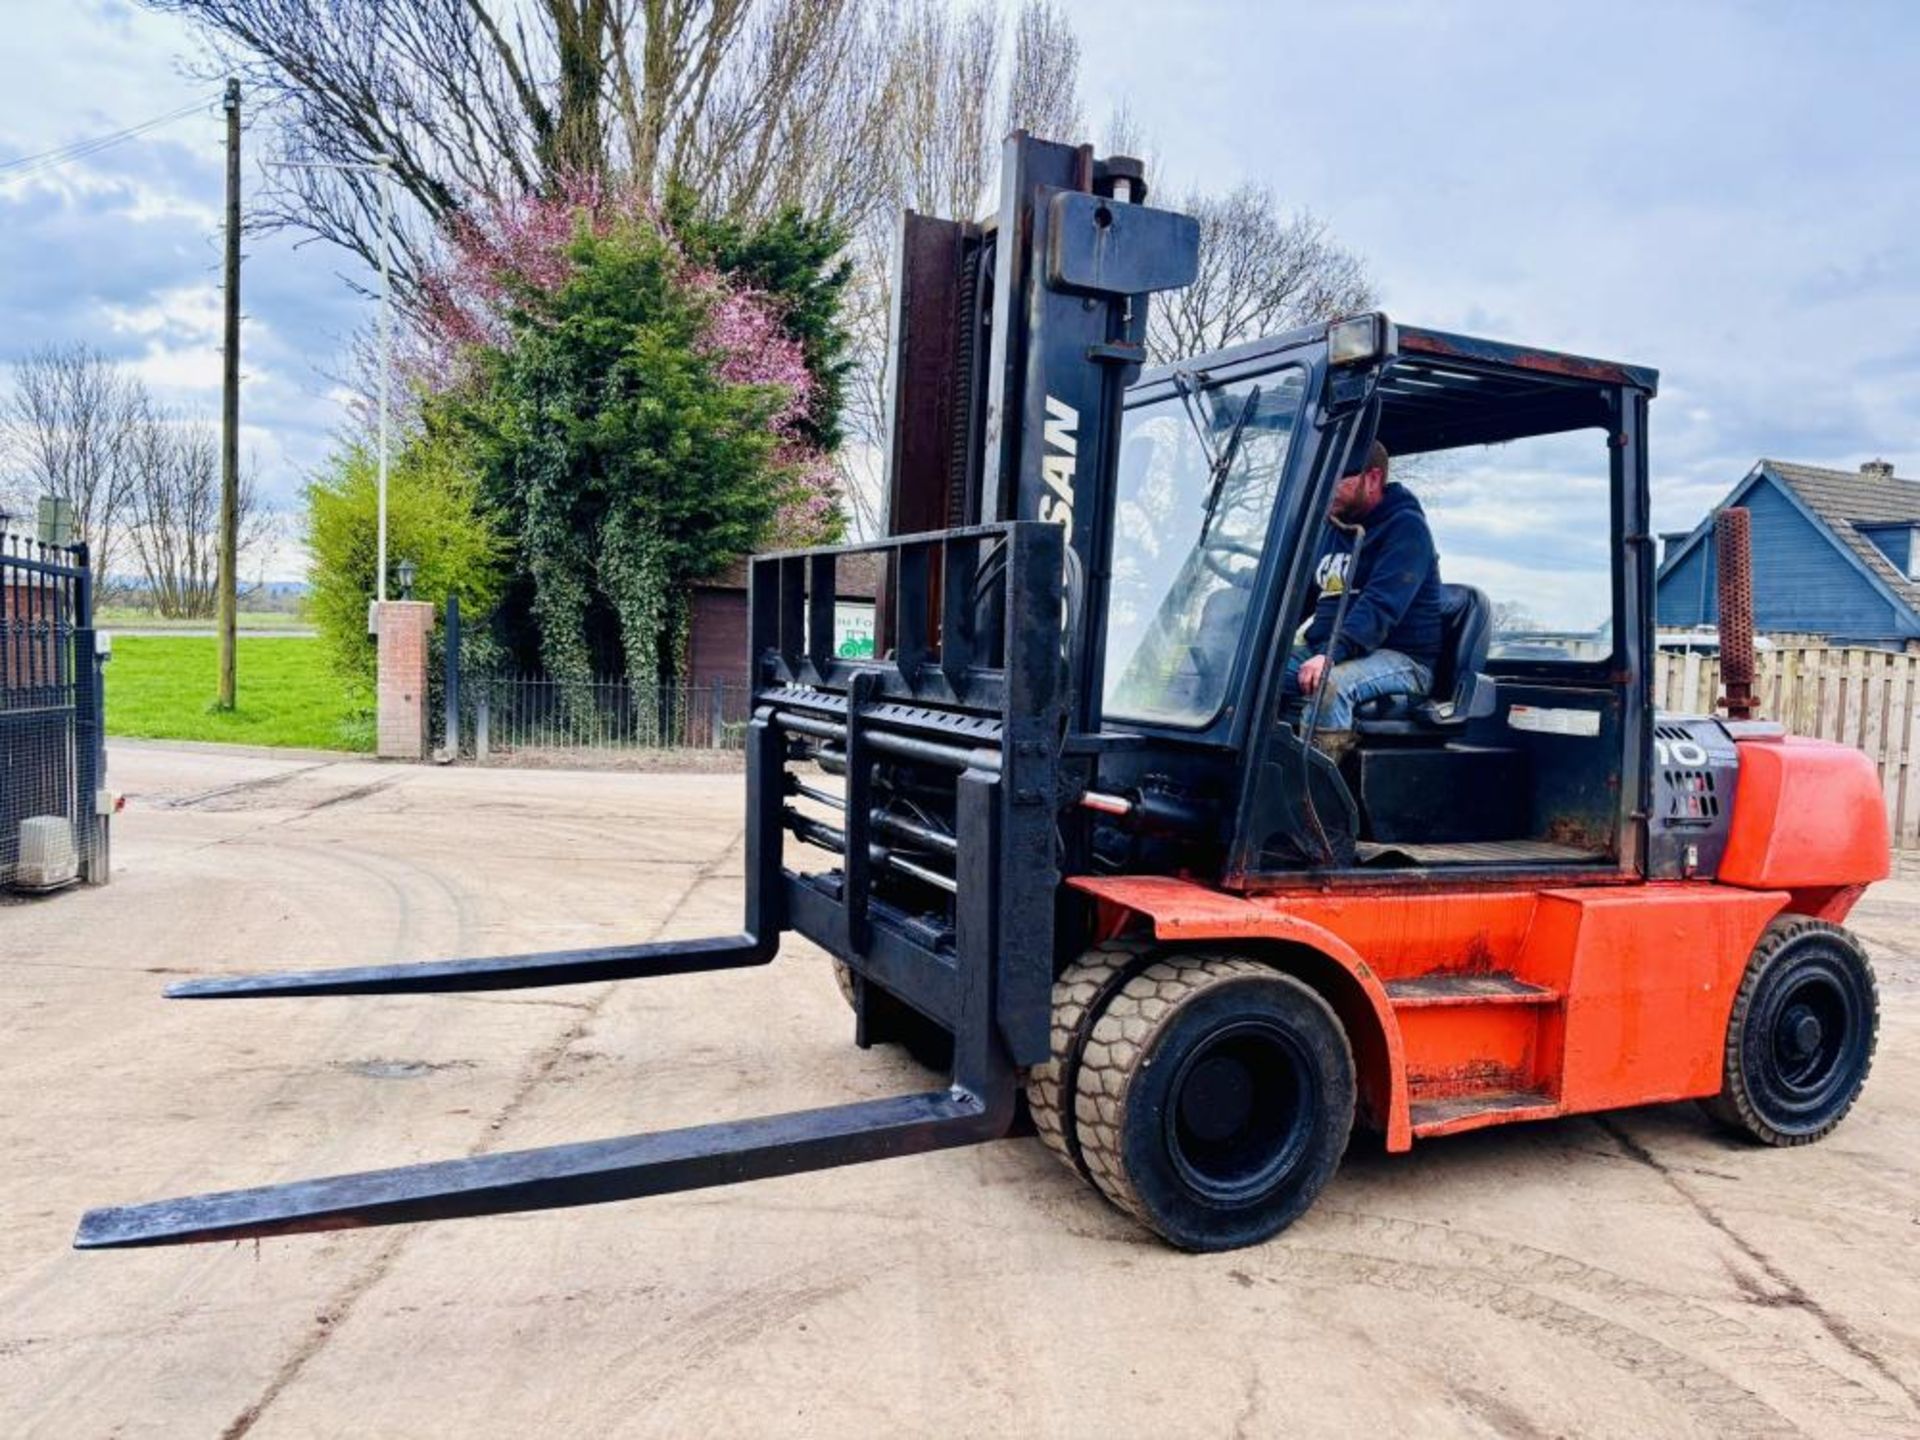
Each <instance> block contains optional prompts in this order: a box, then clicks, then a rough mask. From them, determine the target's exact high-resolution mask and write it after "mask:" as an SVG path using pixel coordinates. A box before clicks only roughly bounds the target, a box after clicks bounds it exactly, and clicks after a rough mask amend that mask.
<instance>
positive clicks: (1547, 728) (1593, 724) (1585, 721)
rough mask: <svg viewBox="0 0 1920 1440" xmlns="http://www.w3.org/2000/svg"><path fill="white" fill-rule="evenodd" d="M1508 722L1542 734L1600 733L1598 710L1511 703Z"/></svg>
mask: <svg viewBox="0 0 1920 1440" xmlns="http://www.w3.org/2000/svg"><path fill="white" fill-rule="evenodd" d="M1507 724H1509V725H1511V726H1512V727H1513V728H1514V729H1516V730H1533V731H1537V732H1538V733H1540V734H1542V735H1598V734H1599V733H1600V712H1599V711H1598V710H1548V709H1544V708H1542V707H1540V706H1538V705H1509V706H1508V707H1507Z"/></svg>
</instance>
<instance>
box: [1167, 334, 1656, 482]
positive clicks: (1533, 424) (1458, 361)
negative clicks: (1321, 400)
mask: <svg viewBox="0 0 1920 1440" xmlns="http://www.w3.org/2000/svg"><path fill="white" fill-rule="evenodd" d="M1326 329H1327V327H1326V326H1325V325H1315V326H1309V327H1306V328H1304V329H1300V330H1292V331H1288V332H1286V333H1285V334H1281V335H1273V336H1269V337H1267V338H1265V339H1261V340H1255V341H1252V342H1250V343H1248V344H1245V345H1236V346H1234V347H1232V348H1231V349H1226V350H1218V351H1214V352H1212V353H1211V354H1207V355H1197V356H1195V357H1193V358H1192V359H1191V360H1187V361H1183V362H1181V363H1180V364H1179V365H1177V366H1161V367H1158V368H1156V369H1154V370H1150V371H1148V372H1146V373H1145V374H1143V375H1142V376H1141V377H1140V381H1139V386H1138V388H1140V389H1143V390H1144V389H1145V388H1147V387H1149V386H1152V385H1155V384H1156V383H1158V382H1162V381H1166V380H1170V379H1171V377H1172V374H1173V372H1174V371H1175V370H1176V369H1178V370H1182V371H1186V372H1188V373H1189V374H1191V373H1194V372H1202V373H1205V374H1206V375H1208V376H1209V378H1213V379H1219V380H1228V379H1232V378H1235V373H1236V372H1237V373H1240V374H1253V373H1257V372H1258V371H1259V370H1260V369H1262V368H1264V367H1263V366H1262V364H1261V362H1262V361H1263V360H1265V359H1267V358H1268V357H1274V358H1277V357H1278V354H1279V352H1281V351H1284V350H1288V349H1292V348H1294V347H1295V346H1298V345H1300V344H1303V343H1311V342H1313V341H1316V340H1320V339H1323V338H1324V337H1325V335H1326ZM1392 333H1393V336H1394V341H1393V351H1392V357H1393V358H1392V359H1391V362H1390V363H1389V364H1388V366H1387V368H1386V370H1385V372H1384V373H1383V374H1382V376H1381V380H1380V396H1381V402H1382V403H1381V410H1380V431H1379V434H1380V439H1381V441H1382V442H1383V443H1384V444H1385V445H1386V447H1387V448H1388V449H1389V450H1390V451H1392V452H1393V453H1394V454H1396V455H1410V454H1419V453H1421V452H1423V451H1428V450H1447V449H1452V448H1455V447H1457V446H1462V445H1492V444H1498V443H1500V442H1502V441H1507V440H1517V439H1520V438H1523V437H1525V436H1530V435H1551V434H1556V433H1559V432H1562V431H1567V430H1580V429H1585V428H1588V427H1590V426H1594V427H1605V426H1608V425H1609V424H1610V423H1611V422H1612V419H1613V417H1612V412H1611V410H1610V408H1609V406H1608V399H1607V391H1609V390H1610V389H1612V388H1614V387H1619V386H1625V387H1628V388H1630V389H1635V390H1639V391H1641V392H1643V393H1644V394H1646V395H1648V396H1651V395H1653V394H1655V393H1656V392H1657V391H1658V389H1659V384H1660V375H1659V372H1658V371H1657V370H1653V369H1649V368H1648V367H1646V366H1642V365H1628V364H1625V363H1622V362H1619V361H1613V360H1596V359H1592V358H1590V357H1588V356H1584V355H1572V354H1568V353H1566V352H1564V351H1558V350H1542V349H1538V348H1536V347H1533V346H1526V345H1514V344H1509V343H1507V342H1505V341H1499V340H1484V339H1480V338H1478V337H1475V336H1470V335H1456V334H1453V333H1451V332H1449V331H1444V330H1427V329H1422V328H1419V327H1417V326H1411V325H1403V326H1398V327H1395V329H1394V331H1393V332H1392Z"/></svg>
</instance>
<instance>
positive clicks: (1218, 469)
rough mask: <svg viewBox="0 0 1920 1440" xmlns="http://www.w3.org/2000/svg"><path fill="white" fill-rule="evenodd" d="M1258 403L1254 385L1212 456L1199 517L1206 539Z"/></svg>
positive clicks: (1201, 532)
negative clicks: (1204, 503)
mask: <svg viewBox="0 0 1920 1440" xmlns="http://www.w3.org/2000/svg"><path fill="white" fill-rule="evenodd" d="M1259 403H1260V387H1259V386H1258V385H1256V386H1254V387H1253V389H1251V390H1249V391H1248V392H1247V403H1246V404H1244V405H1242V406H1241V407H1240V413H1239V414H1238V415H1236V416H1235V417H1234V420H1233V429H1231V430H1229V431H1228V432H1227V443H1226V444H1224V445H1222V446H1221V447H1220V450H1219V453H1218V454H1216V455H1215V456H1214V459H1213V469H1212V472H1211V473H1210V474H1209V475H1208V476H1207V508H1206V510H1205V512H1204V513H1203V514H1202V515H1201V517H1200V538H1201V539H1203V540H1204V539H1206V537H1207V532H1208V531H1209V530H1211V529H1213V512H1214V510H1215V508H1216V507H1217V506H1218V505H1219V504H1220V492H1221V491H1223V490H1224V489H1226V486H1227V472H1228V471H1229V470H1231V469H1233V458H1234V456H1235V455H1237V454H1239V453H1240V436H1241V433H1242V432H1243V431H1245V430H1246V428H1247V421H1248V420H1249V419H1251V418H1252V416H1253V407H1254V406H1256V405H1258V404H1259Z"/></svg>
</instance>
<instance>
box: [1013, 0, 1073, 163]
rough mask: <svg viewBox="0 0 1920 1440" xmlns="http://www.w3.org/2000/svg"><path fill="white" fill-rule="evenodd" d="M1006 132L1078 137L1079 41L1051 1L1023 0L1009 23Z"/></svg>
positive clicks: (1051, 137) (1064, 16) (1068, 23)
mask: <svg viewBox="0 0 1920 1440" xmlns="http://www.w3.org/2000/svg"><path fill="white" fill-rule="evenodd" d="M1006 115H1007V129H1009V130H1026V131H1029V132H1031V133H1032V134H1035V135H1040V136H1043V137H1045V138H1046V139H1049V140H1071V139H1073V138H1074V137H1075V136H1077V135H1078V134H1079V133H1080V41H1079V38H1078V37H1077V36H1076V35H1075V34H1074V33H1073V25H1072V22H1070V21H1069V20H1068V19H1067V17H1066V15H1065V14H1064V13H1062V11H1061V10H1060V9H1059V8H1058V7H1057V6H1055V5H1054V4H1053V3H1052V0H1026V3H1025V4H1023V5H1022V6H1021V7H1020V13H1019V14H1018V16H1016V17H1015V19H1014V25H1013V67H1012V69H1011V71H1010V73H1009V75H1008V79H1007V109H1006Z"/></svg>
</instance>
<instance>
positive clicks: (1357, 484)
mask: <svg viewBox="0 0 1920 1440" xmlns="http://www.w3.org/2000/svg"><path fill="white" fill-rule="evenodd" d="M1388 463H1389V457H1388V455H1387V447H1386V446H1384V445H1382V444H1380V443H1379V442H1378V441H1375V442H1374V444H1373V448H1372V449H1371V450H1369V451H1368V452H1367V465H1366V468H1365V469H1364V470H1361V471H1360V472H1358V473H1357V474H1353V475H1348V476H1345V477H1344V478H1342V479H1341V481H1340V483H1339V484H1338V485H1336V486H1335V487H1334V491H1333V504H1332V505H1331V507H1329V510H1328V516H1329V518H1330V519H1331V520H1332V522H1333V523H1332V524H1331V525H1329V526H1328V527H1327V534H1326V538H1325V539H1324V540H1323V541H1322V542H1321V546H1320V557H1319V559H1318V560H1317V561H1316V562H1315V564H1314V571H1313V577H1314V583H1315V584H1316V585H1318V587H1319V594H1318V596H1317V597H1316V599H1315V600H1314V605H1313V612H1312V618H1311V619H1310V620H1309V622H1308V624H1307V630H1306V634H1305V635H1304V636H1303V637H1302V639H1301V643H1300V644H1299V645H1297V646H1296V647H1295V648H1294V653H1293V656H1292V658H1291V659H1290V660H1288V662H1287V673H1286V677H1285V680H1284V681H1283V685H1282V694H1283V695H1284V696H1285V697H1286V699H1285V705H1286V713H1287V714H1288V715H1289V716H1290V717H1304V716H1305V715H1306V714H1307V713H1308V711H1309V710H1310V709H1311V707H1312V704H1313V697H1314V696H1315V695H1319V696H1320V702H1319V703H1320V719H1319V724H1318V726H1317V727H1316V729H1315V731H1314V742H1313V743H1314V744H1315V746H1317V747H1318V748H1319V749H1321V750H1322V751H1324V752H1325V753H1326V754H1327V755H1329V756H1330V757H1331V758H1332V759H1333V761H1334V763H1335V764H1338V763H1339V762H1340V761H1341V760H1342V759H1343V758H1344V757H1345V756H1346V754H1347V752H1348V751H1349V750H1351V749H1352V748H1353V712H1354V708H1355V707H1356V706H1358V705H1359V704H1360V703H1361V702H1362V701H1365V700H1372V699H1375V698H1377V697H1379V696H1382V695H1425V694H1426V693H1427V692H1428V690H1429V689H1430V688H1431V687H1432V685H1433V666H1434V662H1435V661H1436V660H1438V659H1439V657H1440V644H1441V626H1440V562H1439V557H1438V556H1437V555H1435V554H1434V550H1433V535H1432V532H1430V531H1429V530H1428V529H1427V517H1426V512H1425V511H1423V510H1422V509H1421V508H1420V502H1419V501H1418V500H1416V499H1415V498H1414V496H1413V492H1412V491H1410V490H1408V489H1407V488H1406V487H1405V486H1404V485H1397V484H1393V483H1390V482H1389V481H1388V479H1387V466H1388ZM1362 528H1364V530H1365V532H1366V538H1365V540H1364V542H1363V543H1362V544H1361V545H1360V559H1359V563H1358V564H1355V563H1354V558H1353V551H1354V542H1355V541H1356V539H1358V538H1359V534H1360V530H1361V529H1362ZM1343 591H1350V592H1351V594H1350V595H1348V598H1347V607H1346V613H1345V615H1344V617H1343V618H1342V620H1341V622H1340V633H1339V635H1338V636H1335V635H1334V634H1333V620H1334V614H1335V612H1336V611H1337V610H1338V609H1339V605H1340V597H1341V594H1342V592H1343ZM1329 641H1331V642H1332V644H1331V648H1329ZM1302 723H1304V719H1303V720H1302Z"/></svg>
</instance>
